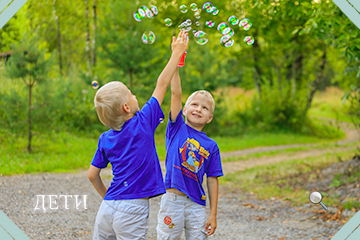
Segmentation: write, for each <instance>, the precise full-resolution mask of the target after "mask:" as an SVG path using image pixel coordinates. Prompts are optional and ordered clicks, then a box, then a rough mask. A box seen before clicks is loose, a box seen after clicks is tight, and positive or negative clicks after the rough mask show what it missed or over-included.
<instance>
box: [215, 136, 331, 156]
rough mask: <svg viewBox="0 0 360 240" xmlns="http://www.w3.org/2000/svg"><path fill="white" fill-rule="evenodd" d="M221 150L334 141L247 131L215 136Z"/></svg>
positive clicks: (313, 137)
mask: <svg viewBox="0 0 360 240" xmlns="http://www.w3.org/2000/svg"><path fill="white" fill-rule="evenodd" d="M214 140H215V141H216V142H217V143H218V145H219V148H220V151H221V152H229V151H234V150H242V149H248V148H254V147H259V146H277V145H287V144H296V143H319V142H321V143H323V142H330V141H334V139H328V138H326V139H324V138H319V137H315V136H309V135H300V134H295V133H265V132H264V133H247V134H245V135H241V136H239V137H238V138H235V137H215V138H214Z"/></svg>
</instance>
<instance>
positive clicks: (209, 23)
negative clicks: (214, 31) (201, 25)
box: [205, 21, 215, 28]
mask: <svg viewBox="0 0 360 240" xmlns="http://www.w3.org/2000/svg"><path fill="white" fill-rule="evenodd" d="M205 25H206V26H207V27H208V28H213V27H214V26H215V22H214V21H206V22H205Z"/></svg>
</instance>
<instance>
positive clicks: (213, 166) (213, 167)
mask: <svg viewBox="0 0 360 240" xmlns="http://www.w3.org/2000/svg"><path fill="white" fill-rule="evenodd" d="M223 175H224V174H223V171H222V166H221V158H220V150H219V147H218V146H217V145H216V147H215V149H214V152H213V153H212V154H211V156H210V160H209V164H208V167H207V169H206V176H207V177H221V176H223Z"/></svg>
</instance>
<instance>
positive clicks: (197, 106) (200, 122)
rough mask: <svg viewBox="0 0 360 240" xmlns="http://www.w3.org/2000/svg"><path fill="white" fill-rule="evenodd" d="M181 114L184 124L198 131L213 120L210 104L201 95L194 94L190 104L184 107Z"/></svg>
mask: <svg viewBox="0 0 360 240" xmlns="http://www.w3.org/2000/svg"><path fill="white" fill-rule="evenodd" d="M183 112H184V115H185V118H186V124H188V125H189V126H190V127H192V128H195V129H196V130H199V131H201V130H202V129H203V127H204V126H205V124H207V123H210V122H211V120H212V119H213V115H212V113H211V103H210V101H209V99H208V98H207V97H206V96H205V95H203V94H196V95H195V96H194V98H193V99H192V100H191V101H190V103H188V105H186V106H185V107H184V111H183Z"/></svg>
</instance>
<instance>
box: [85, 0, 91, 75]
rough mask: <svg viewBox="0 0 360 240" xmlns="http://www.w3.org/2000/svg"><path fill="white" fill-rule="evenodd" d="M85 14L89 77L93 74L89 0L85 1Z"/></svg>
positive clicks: (87, 73)
mask: <svg viewBox="0 0 360 240" xmlns="http://www.w3.org/2000/svg"><path fill="white" fill-rule="evenodd" d="M85 14H86V41H85V51H86V67H87V71H86V75H87V76H89V75H90V72H91V67H90V58H91V56H90V23H89V18H90V16H89V4H88V0H85Z"/></svg>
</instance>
